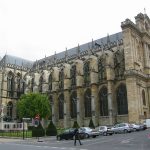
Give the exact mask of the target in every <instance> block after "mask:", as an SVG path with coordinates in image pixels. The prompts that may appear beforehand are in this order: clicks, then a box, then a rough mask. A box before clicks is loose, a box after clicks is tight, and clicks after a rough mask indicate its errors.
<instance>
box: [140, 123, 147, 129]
mask: <svg viewBox="0 0 150 150" xmlns="http://www.w3.org/2000/svg"><path fill="white" fill-rule="evenodd" d="M139 125H140V130H146V129H147V126H146V124H144V123H141V124H139Z"/></svg>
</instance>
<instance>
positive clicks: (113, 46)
mask: <svg viewBox="0 0 150 150" xmlns="http://www.w3.org/2000/svg"><path fill="white" fill-rule="evenodd" d="M121 29H122V31H121V32H119V33H115V34H113V35H107V36H106V37H104V38H101V39H98V40H92V41H91V42H89V43H86V44H83V45H78V46H77V47H75V48H72V49H69V50H67V49H66V51H63V52H61V53H58V54H56V53H55V54H54V55H52V56H49V57H45V58H43V59H41V60H38V61H36V62H30V61H27V60H24V59H21V58H16V57H13V56H9V55H5V56H4V57H3V58H2V59H1V61H0V67H1V68H0V69H1V70H0V104H1V106H3V113H4V116H7V118H10V119H11V118H15V117H16V102H17V100H18V99H19V97H20V95H21V94H23V93H28V92H40V93H46V94H48V96H49V101H50V103H51V105H52V120H53V122H54V123H55V124H56V125H57V126H60V127H66V128H67V127H71V126H72V125H73V123H74V121H77V122H78V124H79V125H80V126H88V125H89V122H90V120H91V119H92V120H93V122H94V125H95V126H98V125H104V124H105V125H106V124H107V125H112V124H114V123H116V122H130V123H132V122H137V123H139V122H141V121H142V120H143V119H145V118H150V19H149V17H148V16H147V15H146V14H142V13H140V14H138V15H137V16H136V17H135V23H133V22H132V21H131V20H130V19H126V20H125V21H124V22H122V23H121Z"/></svg>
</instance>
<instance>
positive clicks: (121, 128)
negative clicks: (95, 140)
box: [111, 123, 133, 133]
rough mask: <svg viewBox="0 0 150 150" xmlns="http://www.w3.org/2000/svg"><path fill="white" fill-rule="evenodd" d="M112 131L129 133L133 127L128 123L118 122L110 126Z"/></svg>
mask: <svg viewBox="0 0 150 150" xmlns="http://www.w3.org/2000/svg"><path fill="white" fill-rule="evenodd" d="M111 129H112V131H113V132H114V133H130V132H132V131H133V128H132V127H131V125H130V124H128V123H119V124H116V125H115V126H114V127H112V128H111Z"/></svg>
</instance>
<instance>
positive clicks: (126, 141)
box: [121, 138, 133, 144]
mask: <svg viewBox="0 0 150 150" xmlns="http://www.w3.org/2000/svg"><path fill="white" fill-rule="evenodd" d="M132 139H133V138H130V139H124V140H122V141H121V143H122V144H126V143H130V142H131V140H132Z"/></svg>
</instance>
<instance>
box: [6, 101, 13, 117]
mask: <svg viewBox="0 0 150 150" xmlns="http://www.w3.org/2000/svg"><path fill="white" fill-rule="evenodd" d="M12 112H13V104H12V102H8V104H7V117H8V118H10V120H11V119H12Z"/></svg>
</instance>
